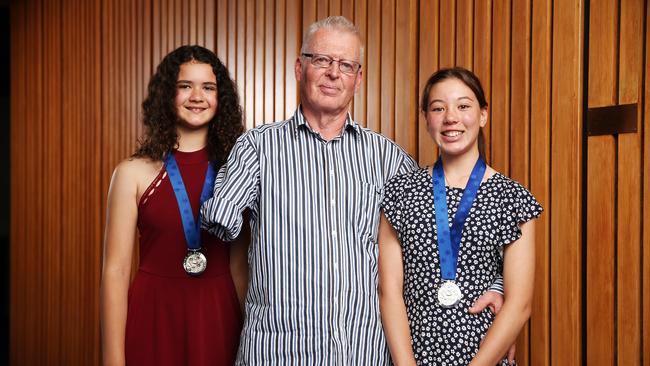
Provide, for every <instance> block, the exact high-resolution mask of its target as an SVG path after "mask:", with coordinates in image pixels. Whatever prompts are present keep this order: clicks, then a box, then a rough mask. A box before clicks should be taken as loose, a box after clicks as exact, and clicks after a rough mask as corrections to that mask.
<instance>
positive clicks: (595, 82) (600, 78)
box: [587, 0, 618, 108]
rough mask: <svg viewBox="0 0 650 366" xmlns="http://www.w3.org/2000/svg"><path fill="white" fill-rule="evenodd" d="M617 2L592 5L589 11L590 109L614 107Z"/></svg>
mask: <svg viewBox="0 0 650 366" xmlns="http://www.w3.org/2000/svg"><path fill="white" fill-rule="evenodd" d="M617 31H618V0H601V1H593V2H591V4H590V8H589V82H588V83H587V87H588V95H589V107H590V108H591V107H598V106H606V105H613V104H615V103H616V96H617V94H618V93H617V83H616V70H617V63H618V61H617V57H616V55H617V53H618V40H617V37H616V35H617Z"/></svg>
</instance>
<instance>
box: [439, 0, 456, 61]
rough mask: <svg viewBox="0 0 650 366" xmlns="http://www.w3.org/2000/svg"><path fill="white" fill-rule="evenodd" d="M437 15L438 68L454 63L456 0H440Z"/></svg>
mask: <svg viewBox="0 0 650 366" xmlns="http://www.w3.org/2000/svg"><path fill="white" fill-rule="evenodd" d="M439 14H440V16H439V17H438V24H439V27H438V45H439V49H438V64H439V67H440V68H443V67H453V66H454V65H455V64H456V0H440V1H439Z"/></svg>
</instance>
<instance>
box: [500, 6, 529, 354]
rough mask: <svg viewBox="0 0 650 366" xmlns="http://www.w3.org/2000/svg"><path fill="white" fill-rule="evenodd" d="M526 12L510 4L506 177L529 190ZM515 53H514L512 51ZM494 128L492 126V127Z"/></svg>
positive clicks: (522, 348) (521, 342) (524, 337)
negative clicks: (508, 172)
mask: <svg viewBox="0 0 650 366" xmlns="http://www.w3.org/2000/svg"><path fill="white" fill-rule="evenodd" d="M530 11H531V4H530V1H529V0H522V1H514V2H513V3H512V36H511V37H512V41H511V53H510V54H511V56H510V57H511V64H510V65H511V70H510V72H511V78H510V83H511V87H510V99H511V103H510V156H509V165H510V177H512V178H513V179H515V180H516V181H517V182H519V183H521V184H523V185H524V186H527V187H530V179H529V178H530V150H531V147H530V62H531V60H530V39H531V36H530V29H531V23H530ZM514 50H516V52H515V51H514ZM493 125H494V124H493ZM529 327H530V323H527V324H526V325H525V326H524V327H523V329H522V331H521V332H520V334H519V337H518V340H517V357H518V359H519V360H527V361H528V360H529V359H530V348H529V342H530V328H529Z"/></svg>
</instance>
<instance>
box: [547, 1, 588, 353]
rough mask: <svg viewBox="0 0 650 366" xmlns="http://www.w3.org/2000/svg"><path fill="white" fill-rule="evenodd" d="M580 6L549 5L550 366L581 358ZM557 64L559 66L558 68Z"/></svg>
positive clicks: (581, 7)
mask: <svg viewBox="0 0 650 366" xmlns="http://www.w3.org/2000/svg"><path fill="white" fill-rule="evenodd" d="M583 6H584V3H583V2H582V1H573V2H569V1H554V2H553V51H552V54H553V59H552V60H553V61H552V62H553V65H554V67H553V72H552V85H553V89H552V90H553V95H552V98H551V103H552V106H551V114H552V119H551V131H552V132H553V133H552V134H551V146H552V147H553V149H552V150H551V187H552V190H553V191H552V194H551V204H550V207H549V211H550V212H551V253H552V254H553V255H552V256H551V294H550V296H551V324H552V326H551V336H550V338H551V364H553V365H579V364H580V363H581V359H582V351H581V344H582V341H583V340H582V336H581V330H582V320H581V313H582V306H581V304H582V295H581V290H582V288H581V277H582V261H581V256H582V244H581V217H582V214H583V212H582V209H581V197H582V194H583V192H582V189H581V182H582V166H581V162H582V151H581V148H582V146H581V145H582V143H581V141H582V80H583V79H582V78H583V75H582V72H583V69H582V56H583V55H582V50H583V29H584V28H583V24H584V23H583V22H584V19H583V18H584V9H583ZM560 65H561V66H560Z"/></svg>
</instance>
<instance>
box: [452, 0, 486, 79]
mask: <svg viewBox="0 0 650 366" xmlns="http://www.w3.org/2000/svg"><path fill="white" fill-rule="evenodd" d="M479 1H480V0H479ZM473 31H474V0H458V1H456V37H455V39H456V47H455V48H456V57H455V58H456V61H455V62H454V64H455V65H456V66H462V67H464V68H466V69H470V70H471V69H472V62H473V58H474V55H473V50H474V33H473Z"/></svg>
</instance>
